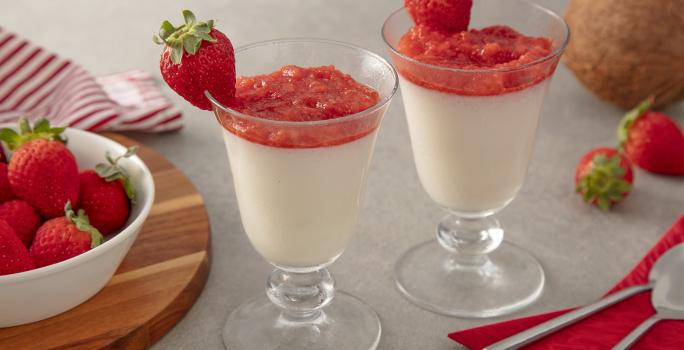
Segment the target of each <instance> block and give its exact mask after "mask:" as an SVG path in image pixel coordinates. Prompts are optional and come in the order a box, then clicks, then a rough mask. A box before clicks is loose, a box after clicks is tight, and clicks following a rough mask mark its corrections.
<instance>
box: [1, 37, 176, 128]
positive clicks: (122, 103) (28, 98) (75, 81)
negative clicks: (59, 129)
mask: <svg viewBox="0 0 684 350" xmlns="http://www.w3.org/2000/svg"><path fill="white" fill-rule="evenodd" d="M20 117H27V118H28V119H30V120H34V119H37V118H47V119H49V120H50V122H51V123H52V124H53V125H60V126H70V127H74V128H79V129H86V130H90V131H99V130H119V131H122V130H137V131H145V132H164V131H171V130H178V129H180V128H181V127H182V126H183V120H182V115H181V111H180V109H179V108H178V107H176V106H174V105H172V104H171V102H170V101H169V100H168V99H167V98H165V97H164V96H163V95H162V94H161V92H160V91H159V88H158V87H157V85H156V83H155V81H154V78H153V77H152V76H151V75H150V74H149V73H146V72H143V71H139V70H134V71H129V72H124V73H118V74H112V75H107V76H101V77H94V76H93V75H91V74H90V73H88V72H87V71H86V70H85V69H83V68H82V67H81V66H79V65H78V64H76V63H74V62H72V61H70V60H68V59H64V58H60V57H59V56H57V55H56V54H54V53H51V52H48V51H46V50H45V49H43V48H41V47H39V46H36V45H33V44H31V43H30V42H29V41H27V40H25V39H22V38H21V37H19V36H18V35H17V34H15V33H12V32H9V31H7V30H4V29H3V28H1V27H0V123H5V122H13V121H16V120H18V119H19V118H20Z"/></svg>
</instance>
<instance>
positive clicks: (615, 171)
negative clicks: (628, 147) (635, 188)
mask: <svg viewBox="0 0 684 350" xmlns="http://www.w3.org/2000/svg"><path fill="white" fill-rule="evenodd" d="M621 161H622V160H621V156H620V155H619V154H615V155H613V156H608V155H606V154H600V153H599V154H596V155H595V156H594V157H593V159H592V161H591V163H592V164H591V169H590V170H589V171H588V172H587V174H586V175H584V176H582V177H581V178H580V179H579V182H578V183H577V189H576V191H577V192H578V193H581V194H582V198H583V199H584V201H585V202H588V203H596V205H597V206H598V207H599V208H601V209H603V210H608V209H610V207H611V206H612V205H613V204H614V203H617V202H619V201H620V200H622V199H623V198H624V197H625V196H626V195H627V194H628V193H629V192H630V191H631V190H632V184H630V183H629V182H628V181H627V180H625V179H624V177H625V174H626V173H627V170H626V169H625V168H624V167H623V166H622V165H621V164H620V163H621Z"/></svg>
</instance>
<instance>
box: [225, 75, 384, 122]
mask: <svg viewBox="0 0 684 350" xmlns="http://www.w3.org/2000/svg"><path fill="white" fill-rule="evenodd" d="M236 97H237V100H238V101H240V102H239V105H238V106H236V108H235V109H237V110H239V111H240V112H242V113H245V114H249V115H253V116H257V117H260V118H265V119H273V120H287V121H312V120H326V119H332V118H338V117H343V116H345V115H349V114H354V113H357V112H361V111H363V110H365V109H368V108H369V107H372V106H374V105H375V104H376V103H378V101H379V100H380V97H379V95H378V93H377V92H376V91H375V90H373V89H371V88H369V87H368V86H365V85H363V84H359V83H358V82H356V80H354V79H353V78H352V77H351V76H350V75H347V74H344V73H342V72H340V71H339V70H337V69H335V67H334V66H323V67H314V68H303V67H298V66H285V67H283V68H280V70H279V71H276V72H273V73H271V74H267V75H257V76H253V77H240V78H239V79H238V80H237V83H236Z"/></svg>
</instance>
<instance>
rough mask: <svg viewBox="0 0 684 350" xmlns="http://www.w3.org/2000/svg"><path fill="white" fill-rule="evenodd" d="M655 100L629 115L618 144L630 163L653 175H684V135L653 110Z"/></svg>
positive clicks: (622, 125)
mask: <svg viewBox="0 0 684 350" xmlns="http://www.w3.org/2000/svg"><path fill="white" fill-rule="evenodd" d="M652 103H653V100H652V99H648V100H646V101H644V102H642V103H641V104H640V105H639V106H637V107H636V108H635V109H633V110H631V111H629V112H628V113H627V114H625V116H624V118H622V121H621V122H620V127H619V128H618V141H619V142H620V147H621V148H622V149H624V151H625V153H627V156H628V157H629V159H631V160H632V162H634V164H636V165H638V166H639V167H641V168H643V169H645V170H648V171H650V172H653V173H658V174H665V175H684V134H682V131H681V130H680V129H679V127H678V126H677V123H675V122H674V120H672V118H670V117H668V116H667V115H666V114H664V113H659V112H652V111H650V110H649V109H650V108H651V104H652Z"/></svg>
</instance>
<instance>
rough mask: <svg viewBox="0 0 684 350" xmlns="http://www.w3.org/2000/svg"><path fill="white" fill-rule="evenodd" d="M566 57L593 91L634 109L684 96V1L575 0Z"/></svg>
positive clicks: (569, 14) (568, 16)
mask: <svg viewBox="0 0 684 350" xmlns="http://www.w3.org/2000/svg"><path fill="white" fill-rule="evenodd" d="M565 17H566V19H567V21H568V24H569V25H570V29H571V33H572V36H571V39H570V43H569V45H568V48H567V51H566V53H565V58H564V61H565V63H566V64H567V66H568V67H569V68H570V70H572V71H573V72H574V73H575V76H576V77H577V78H578V79H579V80H580V81H581V82H582V84H584V85H585V86H586V87H587V88H588V89H589V90H591V91H593V92H594V93H595V94H597V95H598V96H599V97H601V98H602V99H604V100H606V101H609V102H611V103H614V104H616V105H618V106H620V107H624V108H632V107H634V106H636V105H637V104H638V103H639V102H640V101H642V100H644V99H646V98H647V97H648V96H649V95H654V96H655V97H656V103H655V106H656V107H658V106H664V105H667V104H670V103H672V102H675V101H677V100H679V99H681V98H682V97H684V0H652V1H644V0H600V1H597V0H571V1H570V3H569V5H568V9H567V12H566V15H565Z"/></svg>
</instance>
